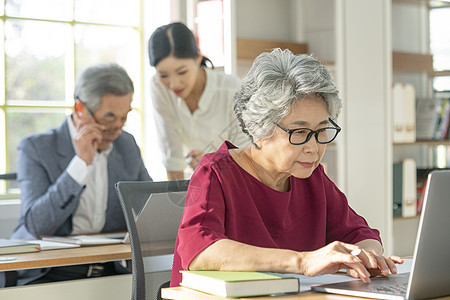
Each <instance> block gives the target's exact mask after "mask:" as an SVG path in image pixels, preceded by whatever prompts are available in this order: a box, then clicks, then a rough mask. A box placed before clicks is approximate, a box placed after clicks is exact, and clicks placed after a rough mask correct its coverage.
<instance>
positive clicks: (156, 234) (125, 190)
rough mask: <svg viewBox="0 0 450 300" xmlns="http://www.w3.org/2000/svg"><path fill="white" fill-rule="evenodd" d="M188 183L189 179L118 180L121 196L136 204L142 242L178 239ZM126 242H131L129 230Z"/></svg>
mask: <svg viewBox="0 0 450 300" xmlns="http://www.w3.org/2000/svg"><path fill="white" fill-rule="evenodd" d="M188 184H189V180H179V181H160V182H153V181H121V182H118V183H116V192H117V194H118V196H119V198H121V199H123V200H124V201H128V202H129V204H130V205H131V206H132V210H133V215H134V218H135V220H136V229H137V231H138V232H139V240H140V242H141V243H147V242H158V241H174V240H175V238H176V236H177V233H178V227H179V225H180V220H181V216H182V214H183V209H184V203H185V200H186V192H187V188H188ZM156 224H157V226H155V225H156ZM123 242H128V243H129V235H128V233H127V235H126V237H125V238H124V241H123Z"/></svg>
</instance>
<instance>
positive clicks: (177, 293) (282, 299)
mask: <svg viewBox="0 0 450 300" xmlns="http://www.w3.org/2000/svg"><path fill="white" fill-rule="evenodd" d="M161 296H162V297H163V298H166V299H173V300H220V299H234V300H237V299H248V300H274V299H277V300H278V299H279V300H307V299H309V300H325V299H327V300H351V299H368V298H357V297H352V296H345V295H336V294H326V293H318V292H312V291H310V292H304V293H300V294H295V295H280V296H276V297H270V296H267V297H264V296H263V297H251V298H222V297H218V296H214V295H209V294H205V293H202V292H198V291H195V290H191V289H188V288H185V287H179V286H178V287H171V288H165V289H162V290H161ZM439 299H446V300H448V299H450V296H448V297H442V298H439Z"/></svg>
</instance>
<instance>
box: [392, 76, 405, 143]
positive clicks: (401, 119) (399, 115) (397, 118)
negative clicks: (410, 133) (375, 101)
mask: <svg viewBox="0 0 450 300" xmlns="http://www.w3.org/2000/svg"><path fill="white" fill-rule="evenodd" d="M392 101H393V112H394V116H393V117H394V122H393V124H394V136H393V140H394V142H395V143H402V142H405V140H406V120H405V107H404V106H405V101H404V97H403V84H401V83H394V85H393V86H392Z"/></svg>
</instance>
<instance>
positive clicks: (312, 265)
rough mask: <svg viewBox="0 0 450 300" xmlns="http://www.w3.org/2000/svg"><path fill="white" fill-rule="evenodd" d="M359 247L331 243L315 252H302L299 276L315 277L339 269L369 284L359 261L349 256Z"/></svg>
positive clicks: (368, 277)
mask: <svg viewBox="0 0 450 300" xmlns="http://www.w3.org/2000/svg"><path fill="white" fill-rule="evenodd" d="M356 249H360V247H358V246H356V245H352V244H347V243H343V242H332V243H330V244H328V245H326V246H325V247H322V248H320V249H318V250H315V251H310V252H302V253H301V261H299V262H298V263H299V264H300V266H299V268H300V272H299V273H300V274H304V275H306V276H317V275H323V274H330V273H335V272H337V271H338V270H340V269H347V270H348V269H351V270H353V271H354V272H356V274H357V275H358V277H359V278H361V280H362V281H363V282H366V283H368V282H370V274H369V272H368V271H367V269H366V267H365V266H364V265H363V263H362V262H361V260H360V259H359V258H358V257H357V256H354V255H352V254H351V252H352V251H353V250H356Z"/></svg>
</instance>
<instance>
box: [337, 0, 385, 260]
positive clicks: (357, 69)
mask: <svg viewBox="0 0 450 300" xmlns="http://www.w3.org/2000/svg"><path fill="white" fill-rule="evenodd" d="M390 14H391V0H379V1H372V0H338V1H336V31H337V46H336V49H337V56H336V69H337V78H338V86H340V88H341V94H342V95H341V96H342V98H343V100H344V108H343V109H344V111H343V123H342V125H341V127H342V128H343V129H344V130H343V131H344V132H343V137H342V136H341V137H340V139H341V143H339V145H338V146H339V147H340V149H339V153H338V155H339V160H340V161H339V162H342V163H341V164H340V165H339V171H340V172H342V173H340V176H342V177H344V178H343V180H342V182H343V184H344V191H345V192H346V194H347V197H348V199H349V203H350V205H351V206H352V207H353V208H354V209H355V210H356V211H357V212H358V213H359V214H361V215H362V216H364V217H365V218H366V220H367V221H368V222H369V225H371V226H373V227H375V228H377V229H379V230H380V232H381V237H382V239H383V241H384V245H385V249H386V253H387V254H390V253H391V249H392V195H391V186H392V174H391V173H392V172H391V160H392V158H391V156H392V144H391V141H390V139H389V136H390V134H391V133H390V127H391V120H390V117H389V115H390V107H389V105H388V104H389V103H390V97H391V95H390V90H391V84H392V82H391V74H392V71H391V70H392V60H391V22H390V20H391V15H390Z"/></svg>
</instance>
